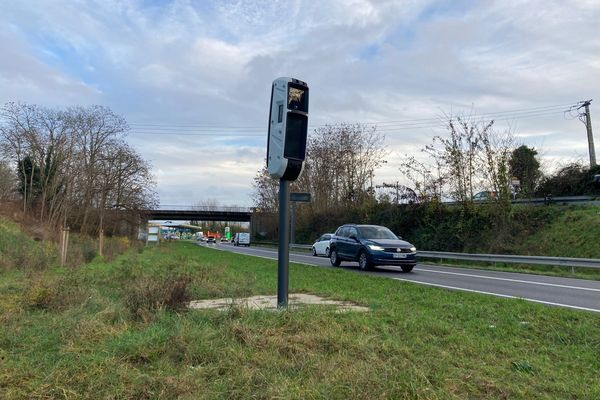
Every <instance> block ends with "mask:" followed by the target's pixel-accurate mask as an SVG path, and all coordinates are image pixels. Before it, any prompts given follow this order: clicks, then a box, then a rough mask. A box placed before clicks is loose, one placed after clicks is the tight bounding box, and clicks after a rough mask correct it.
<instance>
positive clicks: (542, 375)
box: [0, 243, 600, 399]
mask: <svg viewBox="0 0 600 400" xmlns="http://www.w3.org/2000/svg"><path fill="white" fill-rule="evenodd" d="M156 282H173V284H172V285H171V284H169V285H170V286H172V287H173V290H171V291H169V290H163V291H162V292H161V293H162V294H158V295H157V294H156V293H155V292H153V291H151V290H150V291H148V290H146V289H147V288H156V286H155V284H156ZM182 282H185V283H182ZM169 285H167V286H169ZM182 285H184V289H185V292H186V296H187V297H189V298H192V299H206V298H218V297H229V296H232V297H243V296H249V295H255V294H275V293H276V285H277V266H276V261H269V260H265V259H259V258H253V257H246V256H242V255H236V254H231V253H227V252H221V251H216V250H214V249H209V248H205V247H198V246H194V245H192V244H190V243H170V244H167V245H165V246H161V247H155V248H149V249H147V250H146V251H144V252H143V253H141V254H138V253H137V252H131V253H128V254H127V255H124V256H121V257H118V258H117V259H116V260H115V261H113V262H111V263H108V262H103V261H101V260H98V259H95V260H94V261H93V262H91V263H89V264H87V265H85V266H83V267H81V268H63V269H59V268H54V269H50V270H46V271H34V272H31V271H24V270H19V269H12V270H4V271H2V272H0V325H1V326H2V329H1V330H0V398H2V399H30V398H44V399H54V398H56V399H58V398H60V399H63V398H68V399H88V398H108V399H117V398H136V399H137V398H149V399H150V398H151V399H175V398H184V399H186V398H187V399H220V398H228V399H247V398H255V399H272V398H282V399H297V398H307V399H311V398H314V399H317V398H327V399H348V398H351V399H356V398H358V399H389V398H398V399H401V398H417V399H464V398H477V399H479V398H490V399H497V398H522V399H531V398H549V399H550V398H551V399H554V398H581V399H587V398H589V399H593V398H600V383H599V382H598V379H597V371H598V370H599V369H600V317H599V316H598V315H596V314H593V313H588V312H583V311H575V310H567V309H561V308H552V307H546V306H543V305H538V304H532V303H529V302H525V301H520V300H511V299H501V298H494V297H487V296H483V295H478V294H475V293H465V292H450V291H446V290H442V289H438V288H430V287H423V286H419V285H414V284H410V283H406V282H399V281H394V280H390V279H384V278H378V277H368V276H362V275H359V274H354V273H350V272H348V271H345V270H339V269H323V268H317V267H311V266H306V265H299V264H291V265H290V291H291V292H310V293H315V294H319V295H323V296H330V297H333V298H336V299H341V300H350V301H353V302H356V303H359V304H361V305H365V306H368V307H370V308H371V310H372V311H371V312H369V313H342V314H338V313H334V312H332V311H331V310H325V309H321V308H319V307H317V306H311V307H307V308H305V309H301V310H298V311H293V312H267V311H250V310H247V309H244V308H239V307H232V308H231V309H229V310H228V311H226V312H219V311H215V310H205V311H199V310H194V311H186V310H185V309H181V308H180V307H178V306H177V304H170V303H169V301H167V300H172V299H173V294H174V293H175V294H177V293H180V291H181V290H182ZM144 288H146V289H144ZM145 290H146V291H145ZM132 292H135V293H136V295H135V296H133V297H132V295H131V293H132ZM36 293H37V294H36ZM161 296H162V297H161ZM132 299H133V300H135V301H133V300H132ZM144 299H146V300H150V301H149V303H145V302H144ZM181 301H183V300H181ZM132 304H135V306H132ZM140 309H141V310H142V311H143V312H142V313H141V314H140V313H139V312H138V311H139V310H140Z"/></svg>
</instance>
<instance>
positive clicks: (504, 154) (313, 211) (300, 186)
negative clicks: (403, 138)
mask: <svg viewBox="0 0 600 400" xmlns="http://www.w3.org/2000/svg"><path fill="white" fill-rule="evenodd" d="M444 122H445V124H446V134H445V135H438V136H435V137H434V138H433V140H432V142H431V143H430V144H428V145H426V146H424V147H423V148H422V149H421V151H420V154H419V155H405V156H404V157H402V158H401V159H400V165H401V167H400V169H399V171H398V177H397V183H396V185H389V184H388V185H380V186H374V184H373V177H374V174H375V171H376V170H377V169H378V168H379V167H381V166H382V165H383V164H384V163H386V160H385V158H386V157H387V156H388V155H389V153H388V152H387V151H386V149H385V137H384V135H382V134H380V133H379V132H378V131H377V128H376V127H375V126H366V125H360V124H355V125H351V124H338V125H329V126H325V127H322V128H319V129H316V130H314V131H313V132H312V134H311V135H310V136H309V139H308V143H307V150H306V160H305V163H304V169H303V172H302V174H301V175H300V177H299V179H298V180H297V181H295V182H292V184H291V191H297V192H310V193H311V195H312V200H311V203H308V204H302V205H301V206H299V207H298V210H297V211H298V212H297V216H298V226H299V228H300V229H301V230H302V229H304V230H306V229H310V230H312V231H311V232H310V235H309V234H308V232H304V234H302V233H301V234H300V236H301V237H302V236H305V237H307V239H314V236H315V235H319V234H320V233H323V232H325V231H329V230H331V229H334V228H335V226H334V225H335V224H338V223H339V222H340V221H341V220H342V219H343V218H342V215H346V216H347V217H349V216H350V215H352V216H354V218H355V219H356V221H355V222H358V221H359V220H360V221H362V222H365V223H368V222H370V221H369V220H368V218H366V219H365V218H363V217H364V216H368V215H370V214H371V211H369V210H371V209H373V210H374V209H377V210H379V211H378V212H380V211H381V207H382V206H385V205H386V204H387V205H389V206H390V207H392V206H395V205H397V204H402V203H404V204H429V203H436V204H440V205H442V204H443V203H444V202H446V201H451V200H453V201H455V202H458V203H459V204H461V205H462V207H463V209H464V210H465V211H467V212H469V210H471V209H472V208H473V205H474V203H475V202H476V196H475V195H476V194H477V193H478V192H483V194H485V195H486V196H487V200H489V201H490V202H492V203H493V204H494V207H493V209H494V210H495V211H494V212H496V214H497V216H498V218H499V221H503V220H506V218H507V217H508V215H509V212H510V209H511V208H510V200H511V199H513V198H518V197H521V198H529V197H538V196H548V195H553V196H561V195H580V194H598V193H600V188H599V187H598V183H594V181H593V179H594V176H595V175H597V174H600V167H595V168H592V169H589V168H586V167H583V166H582V165H580V164H569V165H568V166H566V167H563V168H562V169H559V170H558V171H556V172H555V173H554V174H548V175H545V174H544V173H543V172H542V170H541V167H540V161H539V159H538V153H537V150H536V149H535V148H530V147H528V146H526V145H518V144H517V142H516V140H515V137H514V135H513V133H512V132H510V131H498V130H497V129H496V128H495V124H494V121H493V120H492V121H473V120H471V119H469V118H468V117H445V118H444ZM400 182H403V184H401V183H400ZM382 186H383V188H382ZM278 189H279V182H278V181H277V180H276V179H272V178H270V177H269V175H268V172H267V170H266V167H264V168H262V169H261V170H260V171H258V173H257V175H256V176H255V178H254V192H253V201H254V205H255V207H257V209H259V210H261V211H266V212H274V211H276V210H277V208H278ZM340 218H341V219H340ZM357 218H358V219H357ZM345 222H348V221H347V220H345ZM275 230H276V228H273V233H274V232H275ZM309 236H312V237H310V238H309Z"/></svg>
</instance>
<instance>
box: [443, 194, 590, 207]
mask: <svg viewBox="0 0 600 400" xmlns="http://www.w3.org/2000/svg"><path fill="white" fill-rule="evenodd" d="M494 201H495V200H491V199H490V200H474V201H473V202H474V203H475V204H488V203H489V204H491V203H494ZM510 202H511V203H512V204H532V205H550V204H554V205H567V204H589V205H600V197H598V196H558V197H553V196H547V197H532V198H529V199H513V200H511V201H510ZM443 204H445V205H447V206H458V205H461V204H462V203H461V202H459V201H445V202H443Z"/></svg>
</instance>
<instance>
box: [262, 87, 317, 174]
mask: <svg viewBox="0 0 600 400" xmlns="http://www.w3.org/2000/svg"><path fill="white" fill-rule="evenodd" d="M307 130H308V85H307V84H306V83H305V82H302V81H300V80H298V79H294V78H277V79H275V80H274V81H273V85H272V86H271V108H270V111H269V136H268V142H267V170H268V172H269V175H271V177H272V178H279V179H282V180H288V181H294V180H296V179H297V178H298V176H299V175H300V172H301V171H302V163H303V162H304V158H305V155H306V135H307Z"/></svg>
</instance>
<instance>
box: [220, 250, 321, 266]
mask: <svg viewBox="0 0 600 400" xmlns="http://www.w3.org/2000/svg"><path fill="white" fill-rule="evenodd" d="M214 250H219V251H228V252H229V253H233V254H241V255H243V256H251V257H258V258H264V259H267V260H275V261H277V259H278V258H277V257H273V256H271V257H267V256H259V255H257V254H252V253H244V252H241V251H240V252H237V251H230V250H227V249H219V248H216V247H215V248H214ZM251 251H262V252H264V253H273V251H271V250H261V249H256V248H255V249H252V250H251ZM294 255H300V254H294ZM306 257H313V256H306ZM291 262H292V263H294V264H304V265H310V266H312V267H323V265H319V264H310V263H306V262H301V263H300V262H297V261H291Z"/></svg>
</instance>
